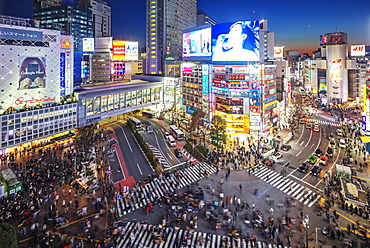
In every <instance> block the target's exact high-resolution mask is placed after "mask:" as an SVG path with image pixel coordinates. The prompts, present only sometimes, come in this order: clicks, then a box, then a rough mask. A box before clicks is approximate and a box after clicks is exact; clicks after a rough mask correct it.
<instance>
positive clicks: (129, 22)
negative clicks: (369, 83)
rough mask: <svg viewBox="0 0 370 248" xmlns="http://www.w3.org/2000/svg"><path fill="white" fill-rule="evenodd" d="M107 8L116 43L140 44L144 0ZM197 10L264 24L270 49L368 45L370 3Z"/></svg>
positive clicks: (319, 0)
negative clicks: (328, 40) (332, 35)
mask: <svg viewBox="0 0 370 248" xmlns="http://www.w3.org/2000/svg"><path fill="white" fill-rule="evenodd" d="M106 2H107V3H108V4H109V5H111V6H112V15H113V18H112V19H113V20H112V29H113V32H112V33H113V37H114V38H116V39H126V40H137V41H139V44H140V46H144V45H145V3H146V1H145V0H135V1H132V0H106ZM198 8H200V9H202V10H203V11H204V12H205V13H207V14H208V15H209V16H211V17H212V18H213V19H215V20H216V21H218V22H220V23H222V22H229V21H237V20H260V19H267V20H268V23H269V31H270V32H274V33H275V45H276V46H285V47H286V49H289V50H300V51H301V53H302V52H309V53H311V52H312V51H314V50H316V49H317V48H318V47H319V37H320V35H322V34H325V33H329V32H336V31H340V32H345V33H347V34H348V39H349V44H353V45H354V44H364V45H370V0H351V1H345V0H336V1H334V0H311V1H296V0H294V1H293V0H256V1H246V0H227V1H225V0H198ZM0 14H5V15H14V16H20V17H32V0H0Z"/></svg>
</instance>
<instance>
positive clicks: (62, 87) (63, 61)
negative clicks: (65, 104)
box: [60, 53, 66, 96]
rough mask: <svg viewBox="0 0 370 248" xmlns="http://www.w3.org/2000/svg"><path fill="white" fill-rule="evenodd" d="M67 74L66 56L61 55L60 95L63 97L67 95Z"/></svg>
mask: <svg viewBox="0 0 370 248" xmlns="http://www.w3.org/2000/svg"><path fill="white" fill-rule="evenodd" d="M65 73H66V54H65V53H60V95H61V96H64V95H65V94H66V91H65V87H66V81H65Z"/></svg>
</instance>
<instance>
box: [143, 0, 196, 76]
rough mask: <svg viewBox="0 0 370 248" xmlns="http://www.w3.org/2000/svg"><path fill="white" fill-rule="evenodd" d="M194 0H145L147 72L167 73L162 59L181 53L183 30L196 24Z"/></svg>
mask: <svg viewBox="0 0 370 248" xmlns="http://www.w3.org/2000/svg"><path fill="white" fill-rule="evenodd" d="M196 5H197V1H196V0H168V1H165V0H147V5H146V10H147V11H146V14H147V20H146V47H147V61H146V73H147V74H166V71H165V61H167V60H169V61H171V60H178V59H179V58H181V56H182V31H183V30H185V29H188V28H192V27H195V26H196V23H197V17H196V14H197V7H196Z"/></svg>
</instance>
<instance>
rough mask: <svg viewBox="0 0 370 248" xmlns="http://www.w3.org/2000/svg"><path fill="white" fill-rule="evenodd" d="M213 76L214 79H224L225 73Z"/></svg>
mask: <svg viewBox="0 0 370 248" xmlns="http://www.w3.org/2000/svg"><path fill="white" fill-rule="evenodd" d="M215 78H216V79H226V76H225V75H219V74H215Z"/></svg>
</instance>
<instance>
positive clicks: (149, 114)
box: [141, 111, 154, 118]
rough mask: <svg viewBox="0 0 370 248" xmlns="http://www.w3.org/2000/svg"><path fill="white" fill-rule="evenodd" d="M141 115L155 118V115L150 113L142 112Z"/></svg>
mask: <svg viewBox="0 0 370 248" xmlns="http://www.w3.org/2000/svg"><path fill="white" fill-rule="evenodd" d="M141 114H142V115H143V116H145V117H148V118H153V117H154V113H152V112H149V111H143V112H141Z"/></svg>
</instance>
